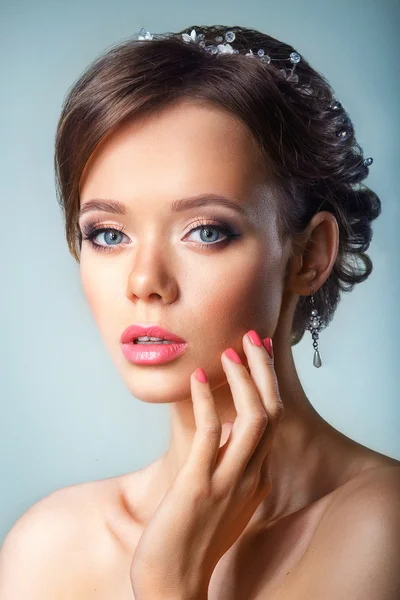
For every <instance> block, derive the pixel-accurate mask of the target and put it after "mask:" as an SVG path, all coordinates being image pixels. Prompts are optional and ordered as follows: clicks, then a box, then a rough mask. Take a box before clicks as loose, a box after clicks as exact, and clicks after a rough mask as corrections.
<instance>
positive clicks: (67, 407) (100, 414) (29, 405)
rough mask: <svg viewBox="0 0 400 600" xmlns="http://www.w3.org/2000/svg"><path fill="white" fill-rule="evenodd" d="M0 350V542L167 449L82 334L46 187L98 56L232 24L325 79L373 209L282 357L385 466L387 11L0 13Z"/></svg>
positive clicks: (88, 318) (10, 7)
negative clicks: (364, 165) (59, 501)
mask: <svg viewBox="0 0 400 600" xmlns="http://www.w3.org/2000/svg"><path fill="white" fill-rule="evenodd" d="M0 10H1V15H0V17H1V18H0V21H1V25H0V35H1V38H0V44H1V57H2V64H1V71H2V73H1V95H0V102H1V111H0V119H1V122H0V126H1V128H0V131H1V132H2V135H1V138H2V143H1V146H0V152H1V161H0V164H1V215H2V232H1V234H2V235H1V240H2V246H1V247H2V252H1V262H2V293H1V318H2V325H1V330H2V344H1V363H0V364H1V381H2V393H1V419H0V428H1V429H0V444H1V447H0V451H1V454H0V456H1V462H0V481H1V484H2V492H1V494H0V502H1V507H0V509H1V511H0V514H1V522H0V538H1V539H2V538H4V536H5V534H6V532H7V531H8V530H9V529H10V528H11V526H12V525H13V523H14V522H15V521H16V519H17V518H18V517H19V516H21V515H22V514H23V513H24V512H25V511H26V510H27V509H28V508H29V507H30V506H31V505H32V504H34V503H35V502H37V501H38V500H40V499H41V498H43V497H44V496H46V495H47V494H49V493H50V492H52V491H53V490H56V489H57V488H61V487H64V486H67V485H70V484H74V483H79V482H84V481H91V480H94V479H103V478H106V477H112V476H115V475H118V474H122V473H126V472H129V471H131V470H135V469H137V468H140V467H142V466H144V465H145V464H147V463H149V462H150V461H152V460H154V459H155V458H156V457H158V456H159V455H160V454H161V453H162V452H163V450H164V449H165V447H166V445H167V444H168V437H169V430H168V414H169V408H168V405H163V406H160V405H150V404H145V403H143V402H141V401H140V400H138V399H136V398H134V397H132V396H131V395H130V393H129V391H128V390H127V389H126V387H125V385H124V382H123V381H122V380H121V378H120V376H119V375H118V374H117V372H116V370H115V369H114V366H113V363H112V361H111V358H110V357H109V355H108V354H107V351H106V349H105V347H104V346H103V344H102V342H101V340H100V336H99V334H98V331H97V327H96V324H95V322H94V319H93V318H92V315H91V313H90V310H89V308H88V305H87V304H86V298H85V296H84V293H83V290H82V289H81V285H80V279H79V266H78V265H77V263H75V261H74V259H73V258H72V257H71V256H70V254H69V253H68V250H67V245H66V241H65V238H64V229H63V223H62V218H61V213H60V210H59V208H58V205H57V202H56V196H55V188H54V172H53V147H54V135H55V129H56V123H57V120H58V117H59V113H60V110H61V103H62V100H63V98H64V96H65V94H66V92H67V90H68V88H69V87H70V86H71V85H72V83H73V82H74V81H75V80H76V79H77V77H78V76H79V74H80V73H81V72H82V71H83V70H84V69H85V67H86V66H87V65H88V64H89V63H90V62H91V61H92V60H93V59H94V58H95V57H96V56H98V55H99V54H100V53H101V52H103V51H104V50H105V49H106V47H107V46H110V45H112V44H115V43H117V42H119V41H122V40H123V39H126V38H128V37H130V36H131V35H132V34H133V33H135V32H137V31H138V30H139V29H140V28H141V27H143V26H144V27H146V28H147V29H149V30H150V31H152V32H154V33H156V32H157V33H161V32H163V31H171V30H178V29H182V28H184V27H189V26H190V25H193V24H198V25H202V24H224V25H235V24H238V25H243V26H247V27H254V28H256V29H260V30H262V31H264V32H266V33H268V34H270V35H272V36H274V37H277V38H278V39H281V40H282V41H285V42H288V43H291V44H292V45H293V46H294V47H295V49H296V50H297V51H298V52H299V53H300V54H304V56H305V57H306V58H307V60H309V61H310V62H311V64H312V65H313V66H314V67H315V68H316V69H317V70H318V71H320V72H321V73H322V74H323V75H324V76H326V77H327V78H328V80H329V81H330V82H331V84H332V86H333V88H334V90H335V93H336V96H337V97H338V99H339V100H340V101H341V102H342V104H343V105H344V107H345V108H346V110H347V111H348V112H349V113H350V116H351V117H352V120H353V123H354V125H355V129H356V135H357V139H358V141H359V143H360V145H361V147H362V148H363V149H364V152H365V156H372V157H373V158H374V164H373V165H372V166H371V168H370V175H369V177H368V178H367V179H366V180H365V183H366V184H367V185H369V186H370V187H371V188H372V189H373V190H375V191H376V192H377V193H378V195H379V196H380V198H381V200H382V203H383V211H382V214H381V216H380V217H379V218H378V219H377V220H376V221H375V223H374V225H373V227H374V238H373V241H372V244H371V246H370V252H369V253H370V256H371V258H372V260H373V263H374V271H373V274H372V275H371V277H370V278H369V279H368V280H367V281H366V282H365V283H362V284H360V285H359V286H356V287H355V289H354V290H353V292H352V293H351V294H347V295H344V297H342V301H341V303H340V305H339V308H338V310H337V313H336V316H335V318H334V320H333V322H332V323H331V325H330V326H329V327H328V328H327V329H326V330H325V331H323V332H322V333H321V336H320V352H321V357H322V362H323V366H322V368H321V369H316V368H314V367H313V365H312V359H313V349H312V341H311V336H310V334H309V332H306V334H305V337H304V339H303V340H302V342H300V344H299V345H298V346H296V347H295V348H294V357H295V361H296V365H297V367H298V371H299V375H300V378H301V381H302V382H303V385H304V388H305V390H306V393H307V394H308V395H309V398H310V400H311V402H312V403H313V404H314V406H315V407H316V409H317V410H318V411H319V412H320V414H321V415H322V416H323V417H324V418H325V419H327V420H328V421H329V422H330V423H332V425H333V426H335V427H336V428H338V429H339V430H341V431H342V432H344V433H345V434H346V435H348V436H350V437H352V438H354V439H355V440H357V441H359V442H361V443H362V444H364V445H366V446H369V447H370V448H373V449H375V450H378V451H379V452H382V453H384V454H387V455H389V456H392V457H395V458H398V459H400V436H399V416H400V408H399V407H400V394H399V385H400V377H399V372H400V365H399V357H398V340H399V316H398V312H399V309H398V303H399V297H400V290H399V287H400V286H399V283H400V269H399V263H400V260H399V254H400V253H399V226H400V218H399V217H400V214H399V205H400V199H399V191H398V189H399V186H398V175H399V154H400V153H399V143H398V140H399V139H400V131H399V94H400V89H399V87H400V86H399V78H398V72H399V64H398V56H399V50H400V48H399V41H398V39H399V36H398V31H399V28H400V18H399V17H400V4H399V3H398V1H396V0H393V1H392V2H391V1H389V0H386V1H384V2H382V1H378V0H351V2H349V1H348V0H335V2H332V1H330V0H329V1H328V0H325V1H323V2H321V0H303V1H302V2H301V3H300V2H297V1H287V0H286V1H280V2H272V1H271V2H270V1H266V0H253V1H252V2H251V3H249V2H232V1H229V2H224V1H219V2H216V1H214V2H209V1H204V0H203V1H202V2H201V3H189V2H187V1H185V2H183V1H178V0H176V1H174V2H169V3H166V2H161V1H155V0H147V1H146V2H145V3H139V2H137V0H136V1H135V0H129V1H124V0H113V2H111V0H109V1H108V2H106V1H99V0H83V1H82V0H79V1H78V0H72V1H71V0H70V1H69V2H65V1H61V0H57V1H54V0H52V1H44V0H42V1H40V2H38V1H36V2H28V1H26V2H21V1H15V0H12V1H11V0H8V2H2V4H1V9H0Z"/></svg>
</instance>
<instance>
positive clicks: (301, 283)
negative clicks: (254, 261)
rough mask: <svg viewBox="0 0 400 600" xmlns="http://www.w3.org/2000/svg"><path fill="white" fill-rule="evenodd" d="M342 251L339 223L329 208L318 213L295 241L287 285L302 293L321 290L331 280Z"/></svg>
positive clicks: (307, 293) (306, 294) (306, 293)
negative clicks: (340, 250) (329, 278)
mask: <svg viewBox="0 0 400 600" xmlns="http://www.w3.org/2000/svg"><path fill="white" fill-rule="evenodd" d="M338 251H339V226H338V223H337V220H336V218H335V216H334V215H333V214H332V213H331V212H329V211H321V212H318V213H316V214H315V215H314V216H313V218H312V219H311V221H310V222H309V224H308V226H307V229H306V231H305V232H304V233H303V234H301V235H300V236H298V237H297V238H296V240H295V241H294V243H293V252H292V257H291V259H290V261H289V262H290V264H289V265H288V270H287V275H286V278H287V280H286V287H287V288H288V289H289V290H292V291H294V292H295V293H296V294H298V295H300V296H308V295H309V294H310V284H311V282H312V284H313V288H314V290H315V291H317V290H318V289H319V288H320V287H321V286H322V285H323V284H324V283H325V281H326V280H327V279H328V277H329V274H330V272H331V271H332V268H333V265H334V264H335V261H336V257H337V254H338Z"/></svg>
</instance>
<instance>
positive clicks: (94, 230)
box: [82, 218, 241, 252]
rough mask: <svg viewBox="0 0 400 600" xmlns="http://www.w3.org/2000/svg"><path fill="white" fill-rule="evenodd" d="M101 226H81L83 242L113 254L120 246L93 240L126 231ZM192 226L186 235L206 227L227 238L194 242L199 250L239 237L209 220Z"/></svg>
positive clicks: (228, 228)
mask: <svg viewBox="0 0 400 600" xmlns="http://www.w3.org/2000/svg"><path fill="white" fill-rule="evenodd" d="M100 224H101V221H96V222H93V223H87V224H85V225H83V226H82V234H83V237H82V239H83V240H87V241H88V242H89V244H90V245H91V246H92V248H94V250H96V251H100V252H113V251H114V250H113V248H115V247H116V248H118V246H120V244H118V245H115V246H102V245H101V244H97V243H96V242H95V241H94V238H95V237H96V236H97V235H99V233H104V232H108V231H116V232H118V233H125V231H126V229H125V227H98V225H100ZM194 225H197V227H194V228H193V229H190V231H188V234H190V233H192V232H193V231H197V230H199V229H203V228H204V229H205V228H206V227H208V228H210V229H216V230H217V231H219V232H221V233H223V234H224V235H226V236H227V238H226V239H225V240H222V241H220V242H212V243H210V244H206V243H202V242H194V243H195V245H196V246H198V247H200V248H209V247H210V246H218V245H220V244H223V243H224V242H229V241H230V240H231V239H232V238H237V237H240V235H241V234H240V233H234V232H233V231H232V229H231V228H230V226H229V225H227V224H220V225H219V224H216V223H211V222H210V221H209V220H207V219H204V220H203V219H201V218H200V219H198V220H197V221H196V222H195V223H194Z"/></svg>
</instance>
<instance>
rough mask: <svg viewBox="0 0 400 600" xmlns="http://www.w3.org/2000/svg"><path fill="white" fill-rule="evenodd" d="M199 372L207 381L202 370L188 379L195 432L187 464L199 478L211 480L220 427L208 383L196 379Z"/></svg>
mask: <svg viewBox="0 0 400 600" xmlns="http://www.w3.org/2000/svg"><path fill="white" fill-rule="evenodd" d="M199 371H200V372H201V374H202V375H203V376H205V378H206V379H207V377H206V374H205V372H204V371H203V369H196V371H194V372H193V373H192V374H191V377H190V388H191V395H192V401H193V413H194V418H195V423H196V432H195V434H194V437H193V441H192V446H191V449H190V453H189V457H188V460H187V464H188V465H189V467H190V468H191V469H193V470H196V473H197V474H198V475H199V476H200V477H206V478H208V479H211V475H212V473H213V471H214V467H215V462H216V459H217V455H218V450H219V446H220V441H221V433H222V425H221V420H220V418H219V415H218V413H217V410H216V407H215V401H214V397H213V394H212V391H211V387H210V384H209V382H208V381H206V382H201V381H199V380H198V379H197V377H196V374H197V373H198V372H199Z"/></svg>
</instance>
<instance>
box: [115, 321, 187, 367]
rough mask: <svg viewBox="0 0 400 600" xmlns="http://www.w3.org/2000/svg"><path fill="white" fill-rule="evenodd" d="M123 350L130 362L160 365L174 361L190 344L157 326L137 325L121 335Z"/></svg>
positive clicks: (128, 328)
mask: <svg viewBox="0 0 400 600" xmlns="http://www.w3.org/2000/svg"><path fill="white" fill-rule="evenodd" d="M120 341H121V350H122V353H123V355H124V356H125V358H126V359H127V360H129V361H130V362H133V363H136V364H139V365H159V364H162V363H165V362H169V361H171V360H174V359H175V358H177V357H178V356H180V355H181V354H183V352H184V351H185V350H186V348H187V346H188V343H187V342H186V341H185V340H184V339H183V338H181V337H179V336H177V335H176V334H174V333H172V332H171V331H168V330H167V329H164V328H163V327H160V326H159V325H157V324H156V323H155V324H139V323H137V324H135V325H131V326H130V327H127V329H125V331H124V332H123V333H122V335H121V340H120Z"/></svg>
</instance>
